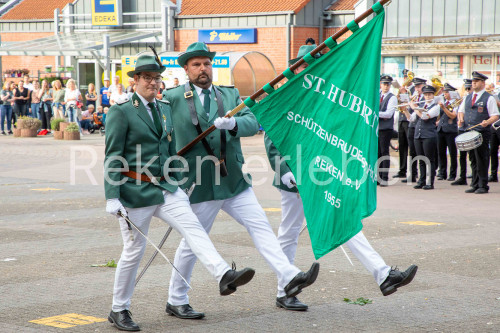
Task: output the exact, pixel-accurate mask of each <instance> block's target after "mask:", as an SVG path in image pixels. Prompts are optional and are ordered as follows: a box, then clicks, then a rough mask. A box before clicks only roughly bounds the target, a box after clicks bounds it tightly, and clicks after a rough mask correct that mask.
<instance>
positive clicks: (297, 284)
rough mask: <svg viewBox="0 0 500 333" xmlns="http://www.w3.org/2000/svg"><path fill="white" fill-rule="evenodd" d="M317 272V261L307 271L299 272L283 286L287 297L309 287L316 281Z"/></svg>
mask: <svg viewBox="0 0 500 333" xmlns="http://www.w3.org/2000/svg"><path fill="white" fill-rule="evenodd" d="M318 273H319V263H317V262H315V263H313V264H312V266H311V268H310V269H309V270H308V271H307V272H305V273H304V272H300V273H298V274H297V275H295V277H294V278H293V279H292V281H290V282H288V284H287V285H286V286H285V293H286V296H287V297H294V296H297V295H298V294H300V292H301V291H302V289H304V288H306V287H309V286H310V285H311V284H313V283H314V281H316V278H317V277H318Z"/></svg>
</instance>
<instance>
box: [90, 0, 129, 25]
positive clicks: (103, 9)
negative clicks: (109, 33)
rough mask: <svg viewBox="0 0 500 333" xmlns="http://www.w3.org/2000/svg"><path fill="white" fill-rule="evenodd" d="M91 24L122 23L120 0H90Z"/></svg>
mask: <svg viewBox="0 0 500 333" xmlns="http://www.w3.org/2000/svg"><path fill="white" fill-rule="evenodd" d="M91 3H92V25H107V26H120V25H122V0H91Z"/></svg>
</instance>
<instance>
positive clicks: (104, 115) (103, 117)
mask: <svg viewBox="0 0 500 333" xmlns="http://www.w3.org/2000/svg"><path fill="white" fill-rule="evenodd" d="M102 110H103V111H104V114H103V115H102V124H103V125H104V126H106V116H107V115H108V111H109V108H108V107H107V106H106V107H105V108H103V109H102Z"/></svg>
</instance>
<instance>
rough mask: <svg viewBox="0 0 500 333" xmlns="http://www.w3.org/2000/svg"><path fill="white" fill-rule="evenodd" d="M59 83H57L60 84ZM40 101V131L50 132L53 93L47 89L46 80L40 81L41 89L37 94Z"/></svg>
mask: <svg viewBox="0 0 500 333" xmlns="http://www.w3.org/2000/svg"><path fill="white" fill-rule="evenodd" d="M60 83H61V82H59V84H60ZM38 96H39V99H40V101H41V102H42V104H41V108H40V119H41V120H42V130H47V131H49V130H50V118H51V117H52V105H53V104H52V102H53V100H54V98H53V92H52V90H51V89H50V87H49V82H48V81H47V80H43V81H42V89H40V92H39V94H38Z"/></svg>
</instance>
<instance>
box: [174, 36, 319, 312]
mask: <svg viewBox="0 0 500 333" xmlns="http://www.w3.org/2000/svg"><path fill="white" fill-rule="evenodd" d="M214 56H215V52H210V51H209V49H208V47H207V46H206V44H205V43H200V42H197V43H193V44H191V45H190V46H189V47H188V48H187V51H186V52H184V53H182V54H181V55H180V56H179V59H178V62H179V65H180V66H182V67H184V70H185V71H186V73H187V75H188V77H189V82H187V83H186V84H185V85H183V86H179V87H177V88H173V89H169V90H168V91H167V93H166V99H167V100H168V101H169V102H170V105H171V106H172V117H173V124H174V136H175V139H176V145H177V150H179V149H181V148H183V147H184V146H185V145H186V144H188V143H189V142H191V141H192V140H193V139H194V138H195V137H196V136H197V135H198V133H199V132H201V131H203V130H205V129H207V128H208V127H210V126H211V125H215V127H216V128H217V129H219V131H214V132H212V133H211V134H210V135H209V136H208V137H207V138H206V141H205V142H201V143H198V144H197V145H196V146H194V148H193V149H192V150H190V151H189V152H188V153H187V154H186V155H185V158H186V160H187V163H188V166H189V171H188V172H186V173H185V174H184V176H185V178H184V179H183V180H182V181H185V183H184V186H186V187H189V186H190V185H191V184H192V182H195V183H196V184H197V185H196V187H195V189H194V191H193V193H192V195H191V197H190V200H191V207H192V209H193V212H194V213H195V214H196V215H197V216H198V219H199V220H200V222H201V224H202V225H203V227H204V228H205V229H206V230H207V232H209V231H210V229H211V228H212V225H213V222H214V220H215V217H216V216H217V213H218V212H219V211H220V210H221V209H222V210H224V211H225V212H226V213H228V214H229V215H231V216H232V217H233V218H234V219H235V220H236V221H237V222H238V223H240V224H241V225H243V226H244V227H245V228H246V229H247V230H248V232H249V234H250V236H251V237H252V239H253V242H254V244H255V246H256V248H257V250H258V251H259V252H260V254H261V255H262V256H263V257H264V258H265V260H266V261H267V262H268V264H269V265H270V266H271V268H272V269H273V270H274V272H275V273H276V275H277V277H278V285H279V286H280V287H281V289H282V290H283V294H284V295H285V294H286V295H288V296H292V297H293V296H295V295H297V294H298V293H299V292H301V290H302V289H303V288H305V287H307V286H309V285H310V284H312V283H313V282H314V281H315V280H316V277H317V275H318V271H319V264H318V263H314V264H313V266H312V267H311V269H310V270H309V271H308V272H307V273H304V272H301V271H300V270H299V269H298V268H297V267H295V266H294V265H292V264H290V262H289V261H288V259H287V257H286V256H285V254H284V253H283V251H282V250H281V248H280V246H279V243H278V241H277V239H276V236H275V235H274V233H273V231H272V228H271V226H270V225H269V222H268V220H267V217H266V215H265V213H264V211H263V209H262V207H261V206H260V205H259V203H258V201H257V198H256V197H255V194H254V192H253V190H252V187H251V180H250V176H249V175H247V174H243V171H242V165H243V163H244V160H243V154H242V151H241V144H240V138H241V137H245V136H251V135H254V134H255V133H257V131H258V129H259V126H258V123H257V120H256V119H255V117H254V116H253V114H252V113H251V112H250V111H249V110H248V109H247V108H245V109H244V110H242V111H241V112H239V113H238V114H237V115H236V116H235V117H228V118H226V117H224V115H225V113H226V111H227V110H232V109H233V108H235V107H236V106H237V105H238V104H240V103H241V99H240V96H239V93H238V90H237V89H235V88H234V87H221V86H215V85H213V84H212V62H211V61H212V59H213V57H214ZM202 161H203V162H202ZM226 171H227V172H226ZM195 262H196V257H195V256H194V255H193V253H192V252H191V249H190V248H189V244H187V243H186V240H184V239H183V240H182V241H181V244H180V245H179V248H178V249H177V252H176V255H175V261H174V264H175V265H176V267H177V268H178V269H179V272H180V273H181V274H182V275H183V276H184V277H186V278H187V279H188V280H189V277H190V276H191V272H192V269H193V266H194V263H195ZM187 291H188V286H187V285H186V284H185V283H184V281H182V279H181V278H180V277H179V275H178V273H173V274H172V279H171V281H170V289H169V298H168V303H167V312H169V313H170V314H172V315H175V316H177V317H179V318H184V319H194V318H202V317H204V314H203V313H201V312H196V311H194V310H193V311H180V309H182V308H183V306H185V305H186V304H189V298H188V296H187Z"/></svg>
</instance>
